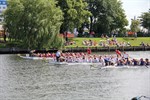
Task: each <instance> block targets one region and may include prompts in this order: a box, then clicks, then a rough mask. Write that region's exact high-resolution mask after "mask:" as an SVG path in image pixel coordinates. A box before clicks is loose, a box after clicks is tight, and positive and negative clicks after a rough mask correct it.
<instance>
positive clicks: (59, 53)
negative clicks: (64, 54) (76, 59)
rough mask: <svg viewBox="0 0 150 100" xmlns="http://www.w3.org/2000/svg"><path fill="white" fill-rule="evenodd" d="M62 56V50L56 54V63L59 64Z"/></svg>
mask: <svg viewBox="0 0 150 100" xmlns="http://www.w3.org/2000/svg"><path fill="white" fill-rule="evenodd" d="M60 55H61V52H60V50H58V51H57V52H56V61H57V62H59V58H60Z"/></svg>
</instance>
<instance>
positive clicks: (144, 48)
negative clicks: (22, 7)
mask: <svg viewBox="0 0 150 100" xmlns="http://www.w3.org/2000/svg"><path fill="white" fill-rule="evenodd" d="M90 49H91V51H92V52H111V51H115V50H116V49H118V50H120V51H150V46H130V47H90ZM56 51H57V49H50V50H36V52H40V53H46V52H56ZM62 51H63V52H86V51H87V47H67V48H66V49H62ZM28 53H30V50H28V49H20V48H14V47H12V48H0V54H28Z"/></svg>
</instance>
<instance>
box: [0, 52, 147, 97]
mask: <svg viewBox="0 0 150 100" xmlns="http://www.w3.org/2000/svg"><path fill="white" fill-rule="evenodd" d="M127 53H128V54H129V55H130V56H131V57H137V58H141V57H143V58H150V51H144V52H127ZM100 54H102V53H100ZM141 95H145V96H150V68H146V67H145V68H132V69H127V68H126V69H125V68H123V69H121V68H119V69H112V68H111V69H91V67H90V66H87V65H82V66H75V65H72V66H66V65H62V66H52V65H49V64H48V63H47V62H45V61H41V60H25V59H22V58H20V57H18V56H17V55H0V100H131V98H133V97H135V96H141ZM142 100H146V99H142Z"/></svg>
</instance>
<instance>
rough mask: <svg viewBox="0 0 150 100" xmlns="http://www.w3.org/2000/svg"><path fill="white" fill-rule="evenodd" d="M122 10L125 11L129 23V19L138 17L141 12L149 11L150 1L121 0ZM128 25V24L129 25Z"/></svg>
mask: <svg viewBox="0 0 150 100" xmlns="http://www.w3.org/2000/svg"><path fill="white" fill-rule="evenodd" d="M121 1H122V3H123V4H122V5H123V9H124V10H125V13H126V16H127V19H128V21H129V22H131V19H133V18H134V16H136V18H137V17H138V16H140V15H141V14H142V12H148V10H149V9H150V0H121ZM129 24H130V23H129Z"/></svg>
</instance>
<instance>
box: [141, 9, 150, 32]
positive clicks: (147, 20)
mask: <svg viewBox="0 0 150 100" xmlns="http://www.w3.org/2000/svg"><path fill="white" fill-rule="evenodd" d="M140 18H141V21H142V22H141V24H142V26H143V27H144V28H146V29H148V32H149V33H150V10H149V12H145V13H143V14H142V15H141V16H140Z"/></svg>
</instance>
